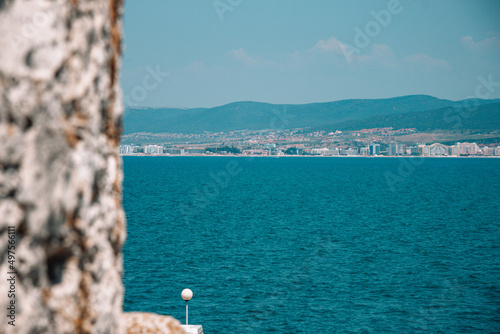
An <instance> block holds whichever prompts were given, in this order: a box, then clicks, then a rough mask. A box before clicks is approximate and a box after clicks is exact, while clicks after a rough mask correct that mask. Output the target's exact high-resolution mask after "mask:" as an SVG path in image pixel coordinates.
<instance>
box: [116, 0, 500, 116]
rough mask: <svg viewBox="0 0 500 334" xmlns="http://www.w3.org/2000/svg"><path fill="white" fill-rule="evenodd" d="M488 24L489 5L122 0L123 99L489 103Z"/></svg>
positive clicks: (498, 34)
mask: <svg viewBox="0 0 500 334" xmlns="http://www.w3.org/2000/svg"><path fill="white" fill-rule="evenodd" d="M499 18H500V1H493V0H492V1H481V0H470V1H464V0H440V1H431V0H413V1H411V0H400V1H397V0H381V1H378V0H377V1H374V0H370V1H348V0H345V1H333V0H216V1H214V0H147V1H145V0H126V1H125V19H124V27H125V42H124V58H123V64H122V66H123V68H122V69H123V71H122V84H123V90H124V96H125V97H126V104H127V105H130V106H136V105H138V106H171V107H214V106H217V105H222V104H225V103H229V102H234V101H261V102H270V103H291V104H296V103H309V102H323V101H335V100H342V99H350V98H385V97H394V96H400V95H410V94H428V95H433V96H436V97H439V98H445V99H451V100H459V99H463V98H467V97H471V96H478V97H489V98H499V97H500V19H499ZM158 70H159V71H160V72H161V73H160V74H158V73H156V74H154V75H151V74H149V73H150V72H153V73H154V72H156V71H158ZM162 73H163V74H162ZM165 73H168V75H166V74H165ZM480 77H481V78H483V80H480V79H479V78H480ZM483 81H485V82H488V81H490V84H484V82H483ZM481 85H482V86H481Z"/></svg>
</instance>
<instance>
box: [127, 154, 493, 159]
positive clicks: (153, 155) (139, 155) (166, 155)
mask: <svg viewBox="0 0 500 334" xmlns="http://www.w3.org/2000/svg"><path fill="white" fill-rule="evenodd" d="M120 156H122V157H223V158H224V157H225V158H273V159H277V158H375V159H377V158H410V159H411V158H432V159H434V158H466V159H471V158H480V159H490V158H493V159H496V158H500V156H495V155H464V156H453V155H452V156H450V155H433V156H422V155H416V156H412V155H399V156H398V155H329V156H325V155H244V154H231V155H229V154H227V155H221V154H144V153H135V154H120Z"/></svg>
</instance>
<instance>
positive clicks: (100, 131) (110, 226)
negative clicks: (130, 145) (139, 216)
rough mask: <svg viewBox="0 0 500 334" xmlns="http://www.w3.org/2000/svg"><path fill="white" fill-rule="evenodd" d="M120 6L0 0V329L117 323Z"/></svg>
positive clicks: (101, 1) (82, 0)
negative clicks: (11, 250) (10, 294)
mask: <svg viewBox="0 0 500 334" xmlns="http://www.w3.org/2000/svg"><path fill="white" fill-rule="evenodd" d="M121 13H122V3H121V0H96V1H90V0H0V234H1V235H0V296H1V297H0V309H1V310H2V311H1V312H0V319H1V320H0V333H122V332H124V330H125V329H124V327H123V326H122V325H121V321H120V318H121V311H122V301H123V286H122V254H121V248H122V245H123V243H124V240H125V218H124V212H123V209H122V203H121V190H122V189H121V187H122V186H121V184H122V171H121V160H120V157H119V155H118V148H117V145H118V143H119V139H120V134H121V116H122V106H121V96H120V94H121V93H120V89H119V68H120V52H121V51H120V44H121V31H122V26H121ZM9 226H10V227H13V228H15V234H12V235H14V239H9V238H8V236H10V235H8V227H9ZM8 240H15V244H14V245H15V249H14V251H15V254H14V261H13V262H11V263H9V260H12V257H11V258H10V259H9V257H8V255H9V253H8V252H7V247H8V246H9V245H10V246H12V245H13V244H8ZM10 255H12V253H11V254H10ZM12 264H13V267H14V269H15V271H16V272H17V275H15V282H14V283H15V284H14V288H15V297H14V298H7V294H8V291H9V289H11V286H12V284H11V283H12V281H7V279H9V277H10V275H9V274H7V273H8V272H9V271H11V269H12V268H9V266H10V265H12ZM12 300H14V303H15V304H14V305H15V326H12V325H10V324H8V321H11V320H10V319H9V318H8V317H6V315H8V313H9V310H7V308H8V307H10V305H11V303H12Z"/></svg>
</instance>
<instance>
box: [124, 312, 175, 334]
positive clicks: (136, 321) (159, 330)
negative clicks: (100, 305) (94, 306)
mask: <svg viewBox="0 0 500 334" xmlns="http://www.w3.org/2000/svg"><path fill="white" fill-rule="evenodd" d="M123 322H124V323H125V326H126V328H127V331H126V333H127V334H146V333H147V334H149V333H155V334H185V332H184V330H183V329H182V327H181V324H180V322H179V321H178V320H176V319H174V318H172V317H169V316H165V315H159V314H153V313H142V312H131V313H124V314H123Z"/></svg>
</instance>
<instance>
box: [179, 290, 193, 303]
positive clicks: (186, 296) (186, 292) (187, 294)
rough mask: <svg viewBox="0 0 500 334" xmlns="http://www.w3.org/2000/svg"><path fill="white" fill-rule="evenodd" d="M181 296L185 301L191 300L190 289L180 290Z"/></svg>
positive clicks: (191, 292) (191, 293)
mask: <svg viewBox="0 0 500 334" xmlns="http://www.w3.org/2000/svg"><path fill="white" fill-rule="evenodd" d="M181 296H182V299H184V300H185V301H189V300H190V299H191V298H193V291H191V290H190V289H184V290H182V293H181Z"/></svg>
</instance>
